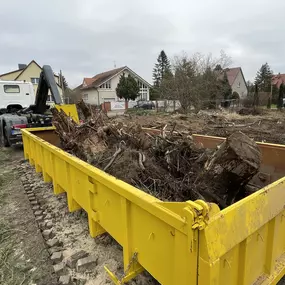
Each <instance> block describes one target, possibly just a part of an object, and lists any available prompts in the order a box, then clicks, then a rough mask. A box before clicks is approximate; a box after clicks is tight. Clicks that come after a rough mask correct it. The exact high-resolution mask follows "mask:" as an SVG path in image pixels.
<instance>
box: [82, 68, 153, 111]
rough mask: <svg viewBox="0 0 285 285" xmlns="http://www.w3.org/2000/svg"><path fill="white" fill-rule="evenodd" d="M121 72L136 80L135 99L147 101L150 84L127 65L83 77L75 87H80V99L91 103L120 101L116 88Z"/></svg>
mask: <svg viewBox="0 0 285 285" xmlns="http://www.w3.org/2000/svg"><path fill="white" fill-rule="evenodd" d="M122 74H124V76H128V75H131V76H133V77H134V78H135V79H136V80H137V82H138V84H139V87H140V91H139V96H138V97H137V100H143V101H148V100H149V91H150V88H151V85H150V84H149V83H148V82H147V81H146V80H144V79H143V78H141V77H140V76H139V75H138V74H136V73H135V72H134V71H132V70H131V69H130V68H128V67H127V66H124V67H120V68H116V69H112V70H109V71H106V72H103V73H99V74H97V75H95V76H94V77H91V78H84V79H83V83H82V84H81V85H80V86H79V87H77V89H78V88H79V89H80V92H81V95H82V99H83V100H84V101H85V102H86V103H89V104H92V105H100V104H102V103H104V102H115V101H120V100H121V99H119V98H118V97H117V94H116V88H117V85H118V83H119V80H120V76H121V75H122Z"/></svg>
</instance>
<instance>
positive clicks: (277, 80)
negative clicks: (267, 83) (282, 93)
mask: <svg viewBox="0 0 285 285" xmlns="http://www.w3.org/2000/svg"><path fill="white" fill-rule="evenodd" d="M271 80H272V81H271V82H272V85H276V87H277V88H278V89H279V87H280V85H281V84H282V83H283V84H285V74H280V73H279V74H277V75H273V76H272V79H271Z"/></svg>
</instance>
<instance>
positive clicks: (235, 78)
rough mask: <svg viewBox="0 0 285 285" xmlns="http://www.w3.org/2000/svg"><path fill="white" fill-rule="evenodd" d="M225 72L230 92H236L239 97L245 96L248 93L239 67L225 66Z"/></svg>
mask: <svg viewBox="0 0 285 285" xmlns="http://www.w3.org/2000/svg"><path fill="white" fill-rule="evenodd" d="M225 72H226V74H227V78H228V81H229V84H230V86H231V88H232V92H233V93H234V92H236V93H237V94H238V95H239V98H240V99H243V98H245V97H246V96H247V94H248V89H247V85H246V81H245V78H244V76H243V72H242V69H241V67H234V68H227V69H225Z"/></svg>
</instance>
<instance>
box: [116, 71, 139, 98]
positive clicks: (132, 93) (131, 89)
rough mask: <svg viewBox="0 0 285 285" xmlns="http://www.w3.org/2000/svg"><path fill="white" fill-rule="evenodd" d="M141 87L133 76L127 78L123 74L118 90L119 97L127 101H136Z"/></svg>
mask: <svg viewBox="0 0 285 285" xmlns="http://www.w3.org/2000/svg"><path fill="white" fill-rule="evenodd" d="M139 91H140V88H139V85H138V83H137V81H136V80H135V79H134V78H133V77H132V76H131V75H128V77H125V74H122V75H121V77H120V80H119V83H118V85H117V88H116V93H117V96H118V97H119V98H120V99H122V98H124V99H125V101H129V100H135V99H136V98H137V97H138V96H139Z"/></svg>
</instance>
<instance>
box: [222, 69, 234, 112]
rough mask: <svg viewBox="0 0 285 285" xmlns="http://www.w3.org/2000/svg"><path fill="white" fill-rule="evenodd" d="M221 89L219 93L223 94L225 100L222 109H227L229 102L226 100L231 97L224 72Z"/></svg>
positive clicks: (229, 86) (230, 88)
mask: <svg viewBox="0 0 285 285" xmlns="http://www.w3.org/2000/svg"><path fill="white" fill-rule="evenodd" d="M221 89H222V90H221V91H222V94H223V98H224V100H225V103H224V107H229V106H230V102H229V101H228V100H229V99H230V98H231V95H232V87H231V85H230V83H229V80H228V77H227V73H226V72H224V77H223V80H222V81H221Z"/></svg>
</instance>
